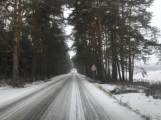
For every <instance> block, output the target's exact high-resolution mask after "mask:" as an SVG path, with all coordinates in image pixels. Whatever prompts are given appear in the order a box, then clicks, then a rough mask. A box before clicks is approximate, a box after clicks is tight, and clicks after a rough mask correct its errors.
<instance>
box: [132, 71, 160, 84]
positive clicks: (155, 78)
mask: <svg viewBox="0 0 161 120" xmlns="http://www.w3.org/2000/svg"><path fill="white" fill-rule="evenodd" d="M134 81H146V82H150V83H153V82H161V71H148V72H147V76H146V75H145V77H143V76H142V74H141V73H140V72H139V73H137V74H134Z"/></svg>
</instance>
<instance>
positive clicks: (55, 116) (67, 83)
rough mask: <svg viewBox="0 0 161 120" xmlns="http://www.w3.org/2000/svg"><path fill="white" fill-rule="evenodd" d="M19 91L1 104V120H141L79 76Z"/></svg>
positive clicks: (59, 79) (67, 77)
mask: <svg viewBox="0 0 161 120" xmlns="http://www.w3.org/2000/svg"><path fill="white" fill-rule="evenodd" d="M29 88H30V87H29ZM24 89H25V88H24ZM6 91H7V90H6ZM22 91H23V94H21V95H17V96H18V97H15V98H14V97H13V98H12V99H6V100H7V101H5V102H0V120H143V118H141V117H140V116H139V115H137V114H136V113H134V112H133V111H131V110H129V109H127V108H125V107H123V106H121V105H120V104H119V103H118V102H117V101H116V100H114V99H113V98H110V97H109V96H108V95H107V94H105V93H104V92H103V91H101V90H99V89H98V88H97V87H95V86H94V85H93V84H92V83H89V82H88V81H86V80H85V78H84V77H82V76H81V75H78V74H67V75H64V76H60V77H57V78H56V79H53V80H52V81H50V82H48V83H43V84H41V85H38V86H35V89H33V87H31V90H30V91H29V89H26V90H22ZM22 91H21V92H22ZM25 91H28V92H25ZM6 93H7V92H6ZM17 94H18V93H17Z"/></svg>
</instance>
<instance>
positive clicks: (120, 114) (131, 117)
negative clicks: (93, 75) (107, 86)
mask: <svg viewBox="0 0 161 120" xmlns="http://www.w3.org/2000/svg"><path fill="white" fill-rule="evenodd" d="M81 79H82V81H83V84H84V85H85V86H86V88H87V89H88V91H89V92H90V93H91V95H92V96H93V97H94V98H97V101H99V103H100V104H101V106H103V107H104V109H105V110H106V111H108V112H109V113H108V114H109V115H108V116H109V117H110V118H111V119H112V120H142V119H143V118H141V116H140V115H137V114H136V113H134V112H133V111H131V110H129V109H127V108H125V107H123V106H121V105H119V103H118V102H117V101H116V100H115V99H113V98H111V97H110V96H108V95H107V94H106V93H104V92H103V91H101V90H99V89H98V88H97V87H96V86H95V85H94V84H92V83H90V82H88V81H87V80H85V79H84V78H83V77H81Z"/></svg>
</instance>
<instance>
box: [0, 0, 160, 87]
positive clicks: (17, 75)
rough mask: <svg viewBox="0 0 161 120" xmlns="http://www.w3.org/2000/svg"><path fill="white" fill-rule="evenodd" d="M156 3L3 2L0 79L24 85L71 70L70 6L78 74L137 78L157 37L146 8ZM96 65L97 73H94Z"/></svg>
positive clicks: (88, 0) (135, 0) (106, 78)
mask: <svg viewBox="0 0 161 120" xmlns="http://www.w3.org/2000/svg"><path fill="white" fill-rule="evenodd" d="M153 1H154V0H0V80H1V81H3V80H4V81H8V82H10V84H12V85H13V86H20V85H23V84H24V83H25V82H33V81H36V80H40V79H47V78H50V77H53V76H56V75H60V74H64V73H67V72H69V71H70V69H71V60H70V56H69V54H68V50H69V48H68V46H67V44H66V36H65V34H64V30H63V24H64V22H65V19H64V18H63V10H64V9H63V8H64V7H67V8H72V9H71V10H72V13H71V15H70V16H69V17H68V19H67V20H68V23H69V24H70V25H72V26H74V29H73V32H72V36H70V38H72V39H74V44H73V46H72V49H73V50H74V51H76V55H75V56H74V57H73V58H72V61H73V64H74V67H75V68H76V69H77V70H78V72H79V73H81V74H85V75H86V76H87V77H91V78H92V77H94V78H95V79H99V80H101V81H102V82H103V83H108V82H111V81H113V82H115V81H118V80H120V81H122V82H124V81H126V80H129V82H133V73H134V69H135V67H134V66H135V61H136V60H141V59H142V60H144V61H146V59H147V55H149V54H151V53H152V49H151V47H150V46H151V45H152V44H156V41H157V33H158V30H157V28H155V27H152V26H150V20H151V18H152V13H150V12H148V11H147V8H149V7H150V6H151V5H152V3H153ZM149 44H150V45H149ZM152 46H153V45H152ZM93 64H95V65H96V67H97V71H91V66H92V65H93Z"/></svg>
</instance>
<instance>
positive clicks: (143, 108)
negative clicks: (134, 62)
mask: <svg viewBox="0 0 161 120" xmlns="http://www.w3.org/2000/svg"><path fill="white" fill-rule="evenodd" d="M83 77H85V76H83ZM86 79H87V80H88V81H90V82H92V83H93V84H94V85H95V86H96V87H98V88H99V89H100V90H102V91H103V92H105V93H106V94H107V95H108V96H110V97H111V98H113V99H115V100H117V101H118V102H119V103H120V104H121V105H123V106H125V107H126V108H128V109H131V110H132V111H134V112H135V113H137V114H140V115H141V116H142V117H144V118H145V119H147V120H161V99H154V95H153V96H152V95H151V94H149V95H148V96H147V91H146V90H149V91H150V92H153V91H154V89H153V88H155V90H156V89H157V88H156V87H157V86H155V85H157V84H159V83H160V82H161V71H150V72H148V73H147V76H145V77H143V76H142V74H141V73H137V74H135V75H134V79H135V80H134V82H135V83H134V85H116V84H99V83H95V81H93V80H90V79H89V78H86ZM140 83H143V84H146V83H148V88H147V86H146V85H145V86H140V85H139V84H140ZM153 85H154V86H153ZM149 87H153V88H152V89H151V88H150V89H149ZM159 90H160V89H159ZM158 94H159V95H161V93H160V91H159V93H158Z"/></svg>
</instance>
